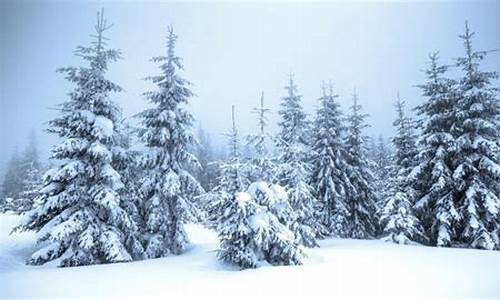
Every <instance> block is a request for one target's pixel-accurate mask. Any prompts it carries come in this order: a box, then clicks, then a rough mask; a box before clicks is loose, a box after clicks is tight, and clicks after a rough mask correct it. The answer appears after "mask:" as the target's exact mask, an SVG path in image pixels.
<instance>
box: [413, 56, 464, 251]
mask: <svg viewBox="0 0 500 300" xmlns="http://www.w3.org/2000/svg"><path fill="white" fill-rule="evenodd" d="M429 58H430V61H429V68H428V69H427V70H426V71H425V74H426V76H427V82H426V83H424V84H422V85H420V86H419V87H420V88H421V89H422V91H423V96H424V97H426V98H427V100H426V101H425V102H424V103H423V104H421V105H420V106H418V107H417V113H418V115H419V116H420V118H421V120H420V122H419V123H420V127H421V129H422V133H421V137H420V140H419V153H418V156H417V160H418V162H419V164H418V165H417V166H416V167H415V168H414V169H413V171H412V172H411V174H410V178H411V180H412V181H413V188H414V190H415V193H416V195H415V196H416V200H415V201H416V202H415V209H416V213H417V217H418V218H419V219H420V221H421V222H422V225H423V226H424V232H425V235H426V236H427V238H428V240H429V243H430V244H431V245H437V246H450V245H451V242H452V240H453V239H454V238H455V237H456V226H457V222H458V221H459V212H458V205H457V203H456V202H455V199H454V179H453V177H452V174H453V159H454V157H455V154H456V143H455V138H454V137H453V135H452V134H451V130H452V127H453V126H454V124H455V123H456V117H455V115H456V113H455V105H456V92H455V81H454V80H451V79H449V78H446V77H445V74H446V72H447V70H448V67H447V66H445V65H440V64H439V62H438V59H439V56H438V53H433V54H431V55H430V56H429Z"/></svg>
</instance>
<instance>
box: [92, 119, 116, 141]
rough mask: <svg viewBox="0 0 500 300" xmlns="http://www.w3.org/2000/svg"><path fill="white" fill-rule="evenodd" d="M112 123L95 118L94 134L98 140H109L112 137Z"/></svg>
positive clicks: (108, 120)
mask: <svg viewBox="0 0 500 300" xmlns="http://www.w3.org/2000/svg"><path fill="white" fill-rule="evenodd" d="M113 130H114V125H113V121H111V120H110V119H108V118H106V117H104V116H96V117H95V120H94V134H95V135H96V136H97V137H98V138H100V139H109V138H110V137H111V136H112V135H113Z"/></svg>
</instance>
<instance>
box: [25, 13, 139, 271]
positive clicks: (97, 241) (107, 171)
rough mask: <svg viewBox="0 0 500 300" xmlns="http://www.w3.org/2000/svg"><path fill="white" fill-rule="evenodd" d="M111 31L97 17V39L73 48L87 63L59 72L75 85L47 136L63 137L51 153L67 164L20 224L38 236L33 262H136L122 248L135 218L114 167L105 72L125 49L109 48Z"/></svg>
mask: <svg viewBox="0 0 500 300" xmlns="http://www.w3.org/2000/svg"><path fill="white" fill-rule="evenodd" d="M109 27H110V26H108V25H107V23H106V21H105V19H104V16H103V14H102V12H101V13H100V14H99V13H98V17H97V25H96V26H95V30H96V35H95V36H93V37H94V38H95V40H94V42H92V45H91V46H88V47H78V48H77V50H76V54H77V55H78V56H79V57H82V58H83V59H84V60H85V61H86V62H88V63H89V66H88V67H67V68H62V69H60V71H61V72H63V73H65V74H66V79H67V80H69V81H70V82H71V83H73V84H75V85H76V88H75V89H74V91H72V92H71V93H69V97H70V99H69V100H68V101H66V102H64V103H62V104H61V106H60V115H59V116H58V117H57V118H55V119H54V120H52V121H50V123H49V124H50V128H49V132H52V133H56V134H58V135H59V137H61V138H62V139H63V141H62V143H60V144H59V145H58V146H56V147H55V148H54V149H53V151H52V158H55V159H59V160H61V161H62V164H61V166H60V167H56V168H54V169H51V170H50V171H48V172H47V173H46V175H45V180H44V187H43V188H42V189H41V190H40V197H41V204H40V206H38V207H35V208H34V209H33V210H32V211H30V212H29V213H27V214H26V215H25V217H24V218H23V220H22V222H21V225H20V226H19V227H18V229H20V230H36V231H37V232H38V244H39V245H40V249H39V250H38V251H36V252H35V253H33V255H32V256H31V259H30V261H29V262H30V263H32V264H43V263H45V262H47V261H51V260H56V259H57V261H58V262H57V263H58V265H59V266H76V265H88V264H96V263H111V262H123V261H130V260H131V259H132V258H131V255H130V253H129V251H128V249H127V247H126V245H125V238H126V233H127V231H129V230H130V227H131V226H132V221H131V219H130V218H129V217H128V215H127V213H126V212H125V211H124V210H123V209H122V208H121V202H122V199H121V198H120V190H121V189H122V188H123V183H122V181H121V177H120V175H119V173H118V172H117V171H116V170H115V169H114V167H113V158H114V156H115V154H116V151H121V150H119V148H120V145H118V144H117V143H116V140H115V139H116V137H117V135H118V132H117V127H115V124H116V122H119V120H120V109H119V108H118V107H117V106H116V105H115V104H114V103H113V101H112V100H111V99H110V94H111V93H114V92H119V91H121V88H120V87H119V86H118V85H116V84H115V83H113V82H111V81H109V80H108V79H106V78H105V74H106V70H107V68H108V64H109V63H111V62H114V61H116V60H117V59H119V57H120V52H119V51H117V50H107V49H106V48H105V46H106V44H105V40H106V38H105V37H104V36H103V33H104V31H105V30H107V29H108V28H109Z"/></svg>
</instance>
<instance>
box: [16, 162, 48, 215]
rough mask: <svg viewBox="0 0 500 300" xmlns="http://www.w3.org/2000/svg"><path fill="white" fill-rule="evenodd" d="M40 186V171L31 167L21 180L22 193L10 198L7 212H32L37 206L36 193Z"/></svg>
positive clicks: (41, 183)
mask: <svg viewBox="0 0 500 300" xmlns="http://www.w3.org/2000/svg"><path fill="white" fill-rule="evenodd" d="M42 185H43V182H42V170H40V169H39V168H38V167H35V165H32V167H31V168H29V169H28V171H27V174H26V175H25V178H24V180H23V191H22V192H20V193H19V195H18V196H17V198H12V202H11V203H10V207H7V210H10V211H13V212H15V213H18V214H21V213H24V212H27V211H30V210H32V209H33V208H34V207H35V205H36V204H37V203H36V201H37V198H38V192H39V190H40V188H41V187H42Z"/></svg>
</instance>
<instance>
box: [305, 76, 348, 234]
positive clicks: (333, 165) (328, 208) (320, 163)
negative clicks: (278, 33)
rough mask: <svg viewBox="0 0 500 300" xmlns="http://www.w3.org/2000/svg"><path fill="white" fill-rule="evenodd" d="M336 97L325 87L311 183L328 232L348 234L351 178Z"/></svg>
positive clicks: (318, 114)
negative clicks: (347, 201) (349, 183)
mask: <svg viewBox="0 0 500 300" xmlns="http://www.w3.org/2000/svg"><path fill="white" fill-rule="evenodd" d="M336 98H338V96H337V95H335V94H334V92H333V86H332V85H331V84H330V86H329V88H328V89H326V88H325V87H324V88H323V96H322V97H321V98H320V107H319V109H318V110H317V112H316V118H315V120H314V130H313V133H314V134H313V138H312V150H313V153H314V155H313V159H312V162H313V164H312V165H313V167H312V174H311V175H312V176H311V182H312V187H313V190H314V194H315V196H316V198H317V199H318V201H319V204H320V207H319V210H318V212H317V217H318V218H319V220H320V221H321V222H322V223H323V225H324V226H325V227H326V232H325V234H328V235H334V236H339V237H347V236H348V234H349V231H348V224H347V220H348V217H349V210H348V206H347V203H346V184H348V182H349V179H348V176H347V173H346V172H347V165H346V163H345V155H346V154H345V150H344V144H343V138H344V134H345V127H344V124H343V119H342V112H341V110H340V105H339V103H338V102H337V101H336Z"/></svg>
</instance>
